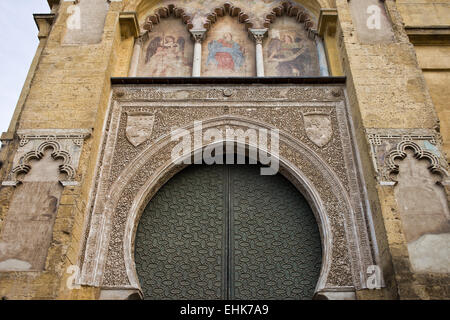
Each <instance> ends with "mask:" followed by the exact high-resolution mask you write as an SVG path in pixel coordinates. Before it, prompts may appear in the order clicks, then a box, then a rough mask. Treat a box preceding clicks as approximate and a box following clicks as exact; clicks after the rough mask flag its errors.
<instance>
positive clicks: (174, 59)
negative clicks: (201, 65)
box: [145, 35, 191, 77]
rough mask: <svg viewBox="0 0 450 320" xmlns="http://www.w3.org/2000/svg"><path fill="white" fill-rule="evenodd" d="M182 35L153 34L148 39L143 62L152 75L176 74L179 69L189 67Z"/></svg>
mask: <svg viewBox="0 0 450 320" xmlns="http://www.w3.org/2000/svg"><path fill="white" fill-rule="evenodd" d="M185 44H186V40H185V38H184V37H182V36H179V37H178V39H177V40H176V41H175V37H174V36H171V35H167V36H160V35H158V36H155V37H154V38H153V39H151V40H150V43H149V45H148V47H147V52H146V56H145V64H146V65H148V67H149V69H150V74H151V75H152V76H154V77H166V76H176V75H178V74H179V73H180V71H182V70H184V69H189V68H190V67H191V65H190V61H188V59H187V58H186V56H185ZM187 72H189V71H187Z"/></svg>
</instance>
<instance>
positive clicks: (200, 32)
mask: <svg viewBox="0 0 450 320" xmlns="http://www.w3.org/2000/svg"><path fill="white" fill-rule="evenodd" d="M189 31H190V32H191V35H192V38H194V41H195V42H198V43H201V42H202V41H203V39H205V34H206V29H193V30H189Z"/></svg>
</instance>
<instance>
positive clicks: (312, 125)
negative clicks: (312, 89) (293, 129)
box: [303, 111, 333, 148]
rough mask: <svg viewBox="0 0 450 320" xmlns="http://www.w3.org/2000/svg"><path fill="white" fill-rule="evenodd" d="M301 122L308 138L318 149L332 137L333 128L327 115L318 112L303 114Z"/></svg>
mask: <svg viewBox="0 0 450 320" xmlns="http://www.w3.org/2000/svg"><path fill="white" fill-rule="evenodd" d="M303 122H304V125H305V131H306V135H307V136H308V138H309V139H310V140H311V141H312V142H314V143H315V144H316V145H317V146H319V147H321V148H322V147H324V146H325V145H326V144H327V143H328V142H330V140H331V137H332V135H333V126H332V124H331V117H330V114H329V113H323V112H322V113H321V112H320V111H319V112H317V111H312V112H304V113H303Z"/></svg>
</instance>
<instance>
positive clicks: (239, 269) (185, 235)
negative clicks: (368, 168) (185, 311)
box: [135, 165, 322, 300]
mask: <svg viewBox="0 0 450 320" xmlns="http://www.w3.org/2000/svg"><path fill="white" fill-rule="evenodd" d="M321 255H322V253H321V242H320V236H319V231H318V228H317V224H316V221H315V218H314V215H313V213H312V212H311V209H310V207H309V205H308V204H307V202H306V200H305V199H304V198H303V196H302V195H301V194H300V193H299V192H298V191H297V190H296V189H295V188H294V186H293V185H292V184H291V183H290V182H288V181H287V180H286V179H285V178H284V177H282V176H281V175H277V176H261V175H260V167H259V166H245V165H242V166H241V165H235V166H219V165H217V166H191V167H190V168H188V169H186V170H184V171H182V172H181V173H179V174H178V175H176V176H175V177H174V178H173V179H171V180H170V181H169V182H168V183H167V184H166V185H165V186H164V187H163V188H161V190H160V191H159V192H158V193H157V194H156V195H155V197H154V198H153V199H152V200H151V201H150V203H149V205H148V206H147V208H146V209H145V211H144V213H143V215H142V218H141V221H140V224H139V227H138V231H137V235H136V250H135V259H136V268H137V272H138V275H139V279H140V282H141V286H142V289H143V291H144V295H145V298H147V299H249V300H251V299H310V298H312V296H313V294H314V288H315V285H316V283H317V280H318V277H319V272H320V266H321Z"/></svg>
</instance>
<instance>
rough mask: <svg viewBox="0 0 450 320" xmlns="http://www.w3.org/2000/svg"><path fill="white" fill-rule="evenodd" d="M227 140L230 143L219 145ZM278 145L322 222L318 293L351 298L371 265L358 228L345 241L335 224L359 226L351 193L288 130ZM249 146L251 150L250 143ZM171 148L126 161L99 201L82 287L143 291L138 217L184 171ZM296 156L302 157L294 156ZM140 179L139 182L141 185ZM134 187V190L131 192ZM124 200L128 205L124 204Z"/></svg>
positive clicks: (232, 121)
mask: <svg viewBox="0 0 450 320" xmlns="http://www.w3.org/2000/svg"><path fill="white" fill-rule="evenodd" d="M203 126H204V128H205V129H208V128H220V127H223V126H231V127H233V128H241V129H243V130H247V129H259V128H264V129H266V130H271V129H275V128H274V127H272V126H270V125H268V124H265V123H262V122H260V121H255V120H252V119H243V118H241V117H235V116H221V117H218V118H213V119H209V120H206V121H203ZM183 129H184V130H188V131H189V132H190V134H191V135H192V137H193V135H194V128H193V126H188V127H184V128H183ZM224 142H227V141H226V140H223V141H219V142H215V143H224ZM228 142H231V141H228ZM280 145H281V146H282V148H281V149H283V150H284V151H282V152H281V153H280V155H279V157H278V160H279V161H280V166H281V168H282V169H281V173H282V174H283V175H285V177H287V178H288V179H289V180H290V181H291V182H292V183H293V184H294V185H295V186H296V187H297V189H298V190H299V191H300V192H301V193H303V195H304V196H305V198H306V199H307V200H308V202H309V203H310V205H311V207H312V208H313V211H314V213H315V215H316V219H317V221H318V222H319V229H320V233H321V237H322V244H323V255H324V256H323V265H322V269H321V274H320V279H319V282H318V285H317V288H316V293H317V294H318V295H321V294H324V295H327V294H330V292H334V294H342V295H344V296H348V295H350V296H352V294H353V293H352V292H354V290H355V288H361V287H364V286H365V276H364V274H365V270H364V269H365V267H366V264H367V263H369V264H372V263H373V262H367V261H365V262H364V261H363V260H364V258H363V257H362V255H365V254H364V253H363V252H360V250H361V244H358V242H359V241H358V237H359V235H358V232H357V231H356V230H355V227H351V228H347V227H345V229H346V232H347V235H346V236H344V237H342V236H343V235H344V234H345V232H344V234H343V233H342V232H343V230H342V228H343V226H342V225H341V226H339V223H338V224H336V223H337V221H346V224H348V223H350V225H351V224H352V223H355V221H353V222H352V219H354V218H352V217H353V216H354V215H355V212H354V208H353V205H352V202H351V200H350V197H349V194H348V193H347V191H346V190H345V187H344V186H343V185H342V183H341V181H340V179H339V178H338V177H337V175H336V173H335V172H334V170H333V169H332V168H330V167H329V166H328V165H327V164H326V163H325V162H324V161H323V160H322V158H321V157H320V156H319V155H318V154H317V153H316V152H315V151H313V150H312V149H311V148H310V147H308V146H307V145H305V144H304V143H302V142H300V141H299V140H297V139H295V138H293V137H292V136H290V135H289V134H288V133H285V132H280ZM207 146H210V144H203V145H202V146H201V147H199V148H198V149H196V150H193V151H192V153H195V152H196V151H199V150H203V149H204V148H205V147H207ZM246 146H247V147H248V144H247V145H246ZM172 148H173V143H172V142H171V137H170V136H169V135H167V136H163V137H160V138H159V139H158V140H157V142H156V143H155V144H151V145H150V146H148V147H147V148H145V149H144V150H143V151H142V152H141V153H140V155H139V156H138V157H136V158H135V159H134V160H133V161H132V162H130V163H128V164H127V166H126V167H125V168H124V169H123V171H122V172H121V173H120V175H119V176H118V178H117V179H116V181H115V182H114V183H113V185H112V186H111V187H110V188H109V189H108V191H107V193H106V194H105V196H104V198H103V199H102V200H100V201H99V200H97V201H99V208H98V209H99V210H102V211H101V212H102V213H101V215H98V214H95V213H94V215H95V216H94V220H93V221H92V222H91V227H90V230H89V237H88V242H87V246H86V252H85V257H84V264H83V268H82V274H81V284H85V285H94V286H102V287H103V288H105V289H109V290H112V289H116V290H119V291H120V290H124V291H123V292H124V294H126V296H128V295H130V292H131V293H136V292H139V291H140V285H139V281H138V278H137V274H136V268H135V264H134V258H133V247H134V237H135V232H136V229H137V226H138V223H139V218H140V215H141V214H142V211H143V210H144V208H145V207H146V205H147V203H148V202H149V201H150V199H151V198H152V197H153V196H154V195H155V194H156V192H157V191H158V190H159V189H160V188H161V187H162V186H163V185H164V184H165V183H166V182H167V181H168V180H169V179H170V178H171V177H173V176H174V175H175V174H176V173H178V172H179V171H181V170H182V169H183V168H184V167H185V166H179V165H178V166H177V165H175V164H174V161H173V159H171V157H170V154H171V153H170V150H171V149H172ZM292 155H298V156H295V158H292ZM300 155H301V157H302V158H303V157H304V158H303V160H304V161H307V162H308V166H312V167H311V168H314V169H312V170H309V171H307V172H306V171H304V170H301V169H300V168H299V167H298V165H297V164H295V163H293V159H297V158H298V157H299V156H300ZM186 156H190V155H183V157H186ZM150 167H152V168H153V169H152V171H151V173H149V170H150V169H149V168H150ZM143 172H147V173H148V174H151V176H149V178H148V179H147V178H146V179H145V180H143V179H142V177H140V176H141V174H142V173H143ZM319 176H320V177H319ZM138 180H139V181H140V182H137V181H138ZM130 188H131V189H133V191H132V192H131V191H130V190H131V189H130ZM124 199H126V200H124ZM325 199H326V200H325ZM124 201H126V202H127V204H126V205H125V204H124ZM125 207H126V208H125ZM102 208H103V209H102ZM95 210H96V209H95V207H94V211H95ZM118 210H119V211H121V212H122V213H121V216H122V218H118V212H119V211H118ZM124 210H125V211H124ZM125 217H126V218H125ZM117 219H119V220H117ZM124 219H125V220H124ZM118 221H120V223H121V224H123V226H121V227H120V230H123V234H117V233H114V234H113V233H112V232H113V231H112V230H113V225H114V224H117V223H119V222H118ZM341 223H342V222H341ZM116 227H117V226H116ZM118 237H119V238H118ZM345 238H347V240H346V239H345ZM114 239H115V240H114ZM117 241H119V242H120V243H122V244H121V245H119V246H117V245H114V244H112V243H113V242H117ZM347 241H350V242H347ZM350 243H352V244H350ZM362 250H363V251H366V253H367V252H370V248H364V247H363V248H362ZM119 261H122V262H119ZM122 263H123V264H122ZM343 265H347V267H343ZM117 268H123V271H120V272H122V276H121V277H123V279H122V280H120V281H119V282H120V284H119V283H115V281H116V280H115V279H117V277H118V275H113V274H112V273H114V274H115V273H117V271H119V270H117ZM111 272H112V273H111ZM337 279H339V280H337ZM343 279H347V280H343ZM336 281H338V282H339V281H344V282H345V281H347V282H346V283H347V284H346V285H342V286H337V287H336V285H334V284H333V283H336ZM130 290H131V291H130Z"/></svg>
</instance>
